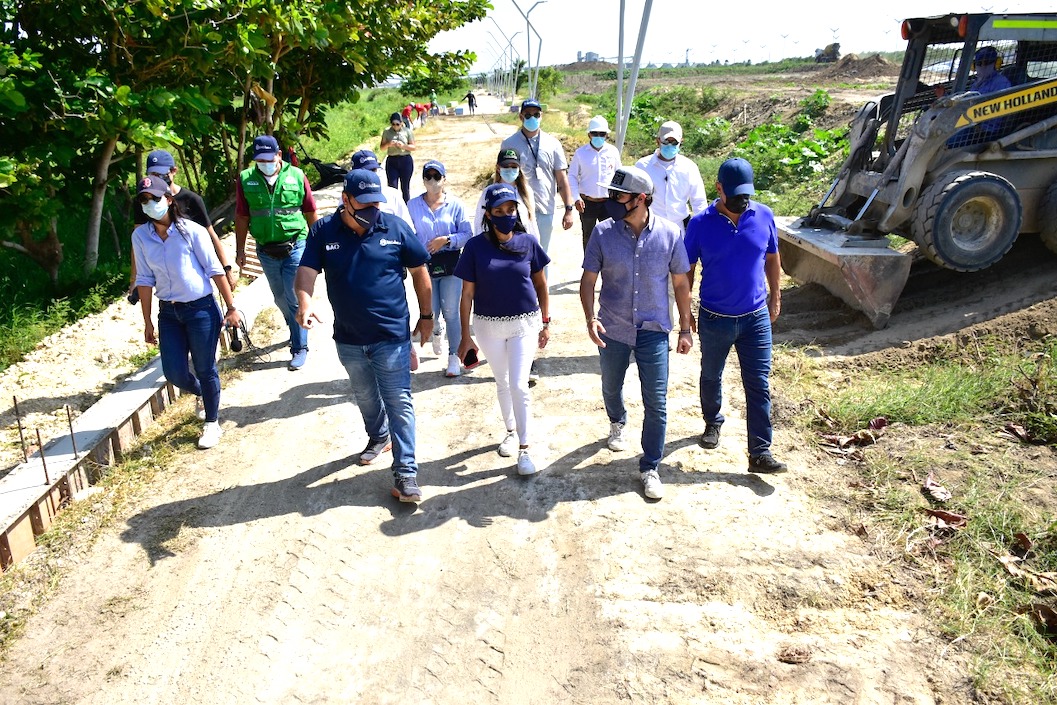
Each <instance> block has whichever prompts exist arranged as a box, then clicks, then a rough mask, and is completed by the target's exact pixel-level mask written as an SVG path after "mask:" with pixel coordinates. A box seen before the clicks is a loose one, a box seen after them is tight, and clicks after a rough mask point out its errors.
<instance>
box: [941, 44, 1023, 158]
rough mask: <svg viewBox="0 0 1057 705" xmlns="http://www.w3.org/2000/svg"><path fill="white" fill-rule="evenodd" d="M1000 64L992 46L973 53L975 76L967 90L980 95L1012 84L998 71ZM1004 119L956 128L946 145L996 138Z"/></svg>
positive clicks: (951, 145)
mask: <svg viewBox="0 0 1057 705" xmlns="http://www.w3.org/2000/svg"><path fill="white" fill-rule="evenodd" d="M1001 65H1002V61H1001V57H999V55H998V50H997V49H995V48H994V47H993V46H984V47H980V48H979V49H977V50H976V53H975V54H973V68H975V69H976V78H974V79H973V82H972V83H971V84H969V90H970V91H975V92H977V93H979V94H981V95H987V94H988V93H996V92H998V91H1004V90H1005V89H1007V88H1009V87H1010V86H1012V85H1013V84H1012V83H1010V81H1009V79H1008V78H1007V77H1006V76H1005V75H1003V74H1002V73H1000V72H999V71H998V69H999V67H1000V66H1001ZM1005 121H1006V119H1005V118H1003V117H998V118H991V119H990V120H985V121H984V122H981V123H979V124H977V125H972V126H970V127H965V128H962V129H961V130H958V131H957V132H955V133H954V134H953V135H951V136H950V138H948V140H947V146H948V147H964V146H967V145H972V144H982V143H984V142H990V141H991V140H993V139H997V138H998V137H999V136H1000V135H999V132H1000V131H1001V129H1002V127H1003V126H1004V123H1005Z"/></svg>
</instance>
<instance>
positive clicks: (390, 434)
mask: <svg viewBox="0 0 1057 705" xmlns="http://www.w3.org/2000/svg"><path fill="white" fill-rule="evenodd" d="M384 201H385V196H384V195H382V184H381V181H380V180H379V179H378V175H377V174H375V173H374V172H373V171H368V170H366V169H353V170H352V171H350V172H349V173H348V174H347V175H346V176H345V188H344V191H343V192H342V198H341V206H340V207H338V209H337V210H336V211H335V212H334V213H332V214H330V215H328V216H327V217H325V218H323V219H321V220H320V221H319V222H318V223H316V224H315V225H314V226H313V227H312V230H311V232H310V233H309V235H308V242H307V243H306V245H305V252H304V255H303V256H302V257H301V266H300V267H298V269H297V277H296V278H295V280H294V291H295V292H296V293H297V301H298V314H297V318H298V323H300V324H301V325H302V326H303V327H305V328H307V329H311V328H312V327H313V326H314V325H315V324H316V323H318V322H319V321H320V318H319V316H318V315H317V314H316V312H315V311H314V310H313V306H312V294H313V293H314V291H315V284H316V277H317V276H318V275H319V273H320V272H325V273H326V277H327V298H329V299H330V305H331V307H332V308H333V310H334V342H335V343H336V344H337V348H338V359H339V360H340V361H341V364H342V365H344V367H345V370H346V371H347V372H348V374H349V381H350V382H351V383H352V394H353V397H354V398H355V400H356V406H357V407H359V409H360V413H361V414H362V415H363V421H364V426H365V427H366V429H367V435H368V436H369V440H368V442H367V447H366V448H364V450H363V452H362V453H360V460H359V462H360V464H361V465H369V464H371V463H372V462H374V461H375V460H376V459H377V458H378V456H379V455H381V454H382V453H384V452H385V451H387V450H389V449H390V448H392V450H393V477H394V480H395V487H394V488H393V491H392V493H393V496H394V497H397V498H398V499H399V500H400V501H401V502H418V501H421V499H422V491H421V490H420V489H419V487H418V481H417V479H416V478H417V475H418V465H417V463H416V462H415V409H414V407H413V406H412V404H411V345H412V344H413V343H412V342H411V337H410V336H409V335H408V330H409V327H410V320H409V312H408V306H407V297H406V295H405V293H404V268H405V267H406V268H407V270H408V271H409V272H410V273H411V281H412V284H413V285H414V287H415V295H416V296H417V298H418V309H419V311H422V312H423V313H422V314H421V316H420V320H419V321H418V325H416V326H415V330H414V335H416V336H421V337H419V340H428V339H429V336H430V334H431V333H432V332H433V313H432V311H433V307H432V305H431V297H432V290H431V287H430V279H429V274H428V272H426V268H425V267H424V266H423V265H424V264H425V263H426V261H427V260H429V254H428V253H427V252H426V248H425V247H423V246H422V244H421V243H420V242H419V240H418V238H417V237H416V236H415V233H414V232H413V231H412V230H411V228H409V227H408V225H407V223H405V222H404V221H403V220H401V219H400V218H398V217H396V216H394V215H390V214H389V213H383V212H381V211H380V210H379V209H378V205H377V204H379V203H383V202H384Z"/></svg>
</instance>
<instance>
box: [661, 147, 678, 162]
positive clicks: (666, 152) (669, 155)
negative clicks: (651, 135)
mask: <svg viewBox="0 0 1057 705" xmlns="http://www.w3.org/2000/svg"><path fill="white" fill-rule="evenodd" d="M678 153H679V145H677V144H662V145H661V156H662V157H664V158H665V159H675V155H676V154H678Z"/></svg>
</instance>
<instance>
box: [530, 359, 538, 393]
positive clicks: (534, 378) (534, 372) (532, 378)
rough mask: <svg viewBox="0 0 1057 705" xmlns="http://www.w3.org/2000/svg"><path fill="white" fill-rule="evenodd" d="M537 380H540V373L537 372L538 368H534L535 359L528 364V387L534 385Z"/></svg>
mask: <svg viewBox="0 0 1057 705" xmlns="http://www.w3.org/2000/svg"><path fill="white" fill-rule="evenodd" d="M539 381H540V373H539V370H537V369H536V361H535V360H533V361H532V364H531V365H530V366H529V386H530V387H534V386H536V382H539Z"/></svg>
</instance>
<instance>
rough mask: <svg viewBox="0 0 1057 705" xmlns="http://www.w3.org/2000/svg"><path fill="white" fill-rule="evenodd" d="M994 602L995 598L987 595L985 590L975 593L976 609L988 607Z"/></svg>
mask: <svg viewBox="0 0 1057 705" xmlns="http://www.w3.org/2000/svg"><path fill="white" fill-rule="evenodd" d="M994 602H995V598H993V597H991V596H990V595H988V594H987V593H986V592H981V593H977V595H976V609H978V610H982V609H986V608H988V607H990V606H991V605H993V604H994Z"/></svg>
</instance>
